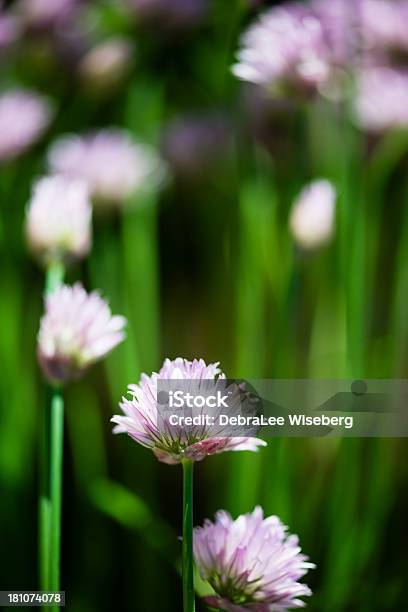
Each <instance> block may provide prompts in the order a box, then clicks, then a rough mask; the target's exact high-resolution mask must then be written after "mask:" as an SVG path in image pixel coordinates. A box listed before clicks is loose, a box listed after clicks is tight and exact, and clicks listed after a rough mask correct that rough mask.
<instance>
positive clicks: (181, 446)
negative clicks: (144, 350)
mask: <svg viewBox="0 0 408 612" xmlns="http://www.w3.org/2000/svg"><path fill="white" fill-rule="evenodd" d="M218 365H219V364H218V363H211V364H209V365H206V363H205V362H204V361H203V359H194V361H188V360H187V359H182V358H181V357H178V358H177V359H175V360H174V361H171V360H170V359H166V360H165V362H164V364H163V367H162V368H161V370H160V371H159V373H158V374H157V373H153V374H152V375H151V376H147V375H146V374H142V377H141V379H140V382H139V384H137V385H129V387H128V389H129V393H130V396H131V399H130V400H128V399H126V398H125V397H123V398H122V402H121V403H120V407H121V409H122V411H123V412H124V415H125V416H121V415H115V416H114V417H113V418H112V422H113V423H116V427H115V428H114V433H127V434H128V435H129V436H130V437H131V438H133V439H134V440H135V441H136V442H138V443H139V444H142V445H143V446H145V447H147V448H150V449H151V450H152V451H153V453H154V454H155V456H156V457H157V459H158V460H159V461H162V462H163V463H168V464H177V463H180V462H181V461H182V460H183V459H191V460H192V461H201V460H202V459H204V458H205V457H207V456H208V455H213V454H216V453H221V452H223V451H229V450H232V451H239V450H250V451H256V450H257V448H258V446H265V445H266V442H264V441H263V440H261V439H259V438H254V437H245V436H242V437H241V436H240V437H234V436H231V435H227V433H226V431H225V428H224V429H223V428H221V427H220V428H218V427H217V425H215V426H214V425H212V424H211V423H209V424H205V423H200V424H198V425H194V424H192V425H186V424H185V423H180V424H179V423H177V424H176V425H172V424H170V419H166V418H163V413H162V411H161V410H159V409H158V401H159V399H160V398H159V397H158V394H159V393H160V391H159V392H158V386H159V385H160V383H162V382H163V381H186V384H187V385H191V389H192V390H194V391H195V392H197V390H200V389H201V388H202V389H203V394H204V393H205V392H208V388H207V385H206V381H207V382H208V381H215V382H214V384H213V385H212V387H211V390H212V391H214V390H215V388H216V387H217V384H216V383H217V380H225V375H224V374H223V373H222V372H221V370H220V369H219V367H218ZM210 386H211V385H210ZM236 390H237V389H236ZM224 391H225V387H224ZM238 400H239V398H238ZM231 403H233V401H232V402H231ZM223 410H224V412H225V408H224V409H223Z"/></svg>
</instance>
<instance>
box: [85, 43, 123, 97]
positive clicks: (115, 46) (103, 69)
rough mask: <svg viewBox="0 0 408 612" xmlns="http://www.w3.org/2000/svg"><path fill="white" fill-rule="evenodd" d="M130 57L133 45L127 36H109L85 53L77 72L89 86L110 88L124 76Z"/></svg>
mask: <svg viewBox="0 0 408 612" xmlns="http://www.w3.org/2000/svg"><path fill="white" fill-rule="evenodd" d="M132 57H133V45H132V44H131V42H130V41H129V40H128V39H127V38H123V37H115V38H109V39H107V40H104V41H102V42H100V43H98V44H96V45H95V46H94V47H92V48H91V49H89V51H87V53H85V55H84V56H83V57H82V59H81V61H80V63H79V66H78V70H79V74H80V76H81V78H82V80H83V81H84V83H85V84H86V85H87V86H89V87H94V88H97V89H101V88H103V89H106V88H109V89H110V88H111V87H114V86H115V85H117V84H118V83H120V82H121V81H122V79H123V78H124V77H125V76H126V74H127V73H128V71H129V68H130V66H131V63H132Z"/></svg>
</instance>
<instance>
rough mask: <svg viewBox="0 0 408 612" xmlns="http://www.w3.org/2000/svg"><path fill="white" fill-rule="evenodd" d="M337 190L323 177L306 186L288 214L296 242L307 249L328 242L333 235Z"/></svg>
mask: <svg viewBox="0 0 408 612" xmlns="http://www.w3.org/2000/svg"><path fill="white" fill-rule="evenodd" d="M335 206H336V190H335V188H334V187H333V185H332V184H331V183H330V182H329V181H327V180H324V179H319V180H316V181H313V182H312V183H310V184H309V185H306V187H304V188H303V189H302V191H301V192H300V194H299V195H298V197H297V198H296V200H295V202H294V204H293V207H292V211H291V214H290V217H289V227H290V230H291V232H292V235H293V237H294V239H295V241H296V242H297V243H298V244H299V246H301V247H302V248H304V249H313V248H316V247H319V246H321V245H323V244H325V243H327V242H328V241H329V240H330V238H331V237H332V235H333V231H334V220H335Z"/></svg>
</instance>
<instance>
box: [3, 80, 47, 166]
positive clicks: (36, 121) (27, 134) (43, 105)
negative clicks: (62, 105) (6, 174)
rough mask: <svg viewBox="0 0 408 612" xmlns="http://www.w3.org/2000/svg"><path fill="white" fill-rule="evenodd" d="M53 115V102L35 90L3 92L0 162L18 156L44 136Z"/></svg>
mask: <svg viewBox="0 0 408 612" xmlns="http://www.w3.org/2000/svg"><path fill="white" fill-rule="evenodd" d="M51 118H52V109H51V105H50V103H49V102H48V101H47V100H46V99H45V98H43V97H42V96H40V95H38V94H37V93H34V92H32V91H28V90H24V89H15V90H11V91H7V92H5V93H3V94H2V95H0V134H1V137H0V161H7V160H10V159H13V158H15V157H18V156H19V155H21V154H22V153H24V151H26V149H28V148H29V147H30V146H31V145H32V144H34V143H35V142H36V141H37V140H39V138H40V137H41V136H42V134H43V132H44V131H45V130H46V128H47V127H48V125H49V123H50V121H51Z"/></svg>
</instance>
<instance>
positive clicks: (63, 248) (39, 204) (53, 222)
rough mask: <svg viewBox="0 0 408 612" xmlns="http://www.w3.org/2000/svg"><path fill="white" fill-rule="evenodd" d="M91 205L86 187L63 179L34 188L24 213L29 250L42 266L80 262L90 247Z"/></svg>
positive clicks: (44, 181)
mask: <svg viewBox="0 0 408 612" xmlns="http://www.w3.org/2000/svg"><path fill="white" fill-rule="evenodd" d="M91 219H92V205H91V201H90V198H89V194H88V187H87V185H86V183H84V182H83V181H81V180H79V179H70V178H67V177H64V176H52V177H44V178H42V179H40V180H39V181H37V183H36V184H35V185H34V188H33V193H32V196H31V200H30V202H29V205H28V207H27V213H26V236H27V242H28V246H29V248H30V250H31V251H32V252H33V253H34V255H35V256H36V257H37V258H38V259H39V260H40V261H41V262H42V263H44V264H46V265H48V264H50V263H52V262H63V263H65V264H67V263H70V261H72V260H75V259H82V258H83V257H85V255H87V254H88V252H89V249H90V247H91V231H92V230H91Z"/></svg>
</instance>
